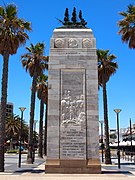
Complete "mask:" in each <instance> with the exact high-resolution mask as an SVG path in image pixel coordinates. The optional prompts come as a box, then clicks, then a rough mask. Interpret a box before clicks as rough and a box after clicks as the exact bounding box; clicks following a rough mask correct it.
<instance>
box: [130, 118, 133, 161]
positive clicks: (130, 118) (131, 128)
mask: <svg viewBox="0 0 135 180" xmlns="http://www.w3.org/2000/svg"><path fill="white" fill-rule="evenodd" d="M130 141H131V147H130V153H131V161H132V149H133V145H132V125H131V118H130Z"/></svg>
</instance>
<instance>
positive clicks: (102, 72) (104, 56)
mask: <svg viewBox="0 0 135 180" xmlns="http://www.w3.org/2000/svg"><path fill="white" fill-rule="evenodd" d="M97 57H98V84H99V86H101V87H102V88H103V107H104V127H105V137H106V141H105V163H106V164H111V155H110V147H109V131H108V130H109V124H108V105H107V91H106V83H107V82H108V81H109V79H110V76H111V75H112V74H114V73H115V72H116V69H117V68H118V65H117V63H116V62H112V61H113V60H114V59H115V58H116V56H115V55H113V54H109V50H97Z"/></svg>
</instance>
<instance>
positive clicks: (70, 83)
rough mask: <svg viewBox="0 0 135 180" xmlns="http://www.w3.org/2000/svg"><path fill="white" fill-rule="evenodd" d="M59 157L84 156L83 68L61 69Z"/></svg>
mask: <svg viewBox="0 0 135 180" xmlns="http://www.w3.org/2000/svg"><path fill="white" fill-rule="evenodd" d="M60 157H61V158H62V159H85V158H86V115H85V70H84V69H82V70H77V69H73V70H62V71H61V120H60Z"/></svg>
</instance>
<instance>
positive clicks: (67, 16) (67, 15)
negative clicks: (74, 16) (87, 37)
mask: <svg viewBox="0 0 135 180" xmlns="http://www.w3.org/2000/svg"><path fill="white" fill-rule="evenodd" d="M68 22H69V13H68V8H66V10H65V17H64V23H65V25H66V24H68Z"/></svg>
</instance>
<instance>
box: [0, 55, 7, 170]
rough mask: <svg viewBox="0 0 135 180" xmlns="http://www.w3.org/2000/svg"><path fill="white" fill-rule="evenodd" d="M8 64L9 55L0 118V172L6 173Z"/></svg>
mask: <svg viewBox="0 0 135 180" xmlns="http://www.w3.org/2000/svg"><path fill="white" fill-rule="evenodd" d="M8 63H9V54H8V53H5V54H4V55H3V73H2V88H1V93H2V95H1V116H0V172H4V141H5V121H6V105H7V88H8Z"/></svg>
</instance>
